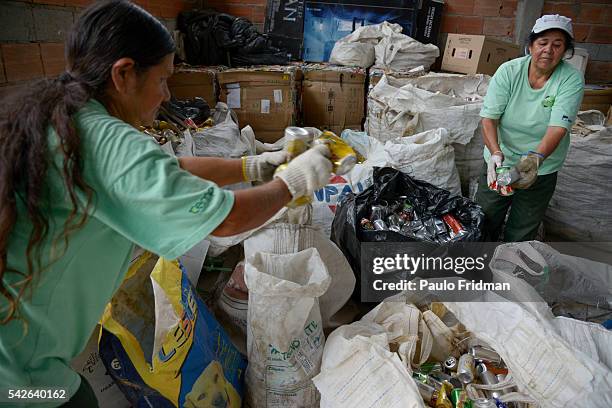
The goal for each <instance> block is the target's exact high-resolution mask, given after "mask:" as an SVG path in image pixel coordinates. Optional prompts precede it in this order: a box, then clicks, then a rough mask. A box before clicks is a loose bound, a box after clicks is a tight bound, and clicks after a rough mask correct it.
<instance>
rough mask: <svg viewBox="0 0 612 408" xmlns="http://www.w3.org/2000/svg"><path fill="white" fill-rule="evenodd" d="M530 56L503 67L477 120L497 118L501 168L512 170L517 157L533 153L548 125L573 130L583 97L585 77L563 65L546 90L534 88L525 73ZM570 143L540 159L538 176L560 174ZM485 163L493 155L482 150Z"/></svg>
mask: <svg viewBox="0 0 612 408" xmlns="http://www.w3.org/2000/svg"><path fill="white" fill-rule="evenodd" d="M530 61H531V56H529V55H528V56H526V57H521V58H516V59H513V60H511V61H508V62H506V63H504V64H502V65H501V66H500V67H499V69H498V70H497V72H495V75H493V78H492V79H491V83H490V84H489V89H488V90H487V95H486V96H485V99H484V105H483V107H482V110H481V111H480V116H482V117H483V118H489V119H499V122H498V128H497V136H498V140H499V146H500V148H501V150H502V152H503V153H504V158H505V159H504V165H508V166H514V165H515V164H516V163H517V162H518V161H519V159H520V158H521V154H524V153H527V152H528V151H530V150H536V148H537V147H538V145H539V144H540V141H541V140H542V138H543V137H544V135H545V134H546V130H547V128H548V127H549V126H559V127H564V128H566V129H568V130H569V129H571V127H572V124H573V123H574V120H575V119H576V114H577V113H578V108H579V107H580V103H581V101H582V95H583V93H584V78H583V77H582V74H581V73H580V72H579V71H578V70H576V69H575V68H574V67H572V65H571V64H568V63H567V62H564V61H561V63H560V64H559V65H558V66H557V68H555V70H554V72H553V73H552V75H551V77H550V78H549V79H548V81H546V85H544V87H542V88H541V89H532V88H531V85H529V80H528V73H529V63H530ZM569 144H570V138H569V136H568V133H566V135H565V137H563V139H561V141H560V142H559V145H558V146H557V148H556V149H555V150H554V152H553V153H552V154H551V155H550V156H548V157H547V158H546V160H544V162H543V163H542V165H541V166H540V168H539V170H538V174H540V175H544V174H550V173H554V172H556V171H558V170H559V169H560V168H561V166H563V162H564V161H565V156H566V155H567V149H568V148H569ZM484 157H485V160H486V161H487V163H488V162H489V158H490V157H491V154H490V152H489V149H487V148H486V147H485V148H484Z"/></svg>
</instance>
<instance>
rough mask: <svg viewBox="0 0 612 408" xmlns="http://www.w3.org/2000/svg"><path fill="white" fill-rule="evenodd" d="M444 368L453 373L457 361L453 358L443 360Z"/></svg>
mask: <svg viewBox="0 0 612 408" xmlns="http://www.w3.org/2000/svg"><path fill="white" fill-rule="evenodd" d="M444 368H446V369H447V370H449V371H455V370H456V369H457V359H456V358H455V357H453V356H449V357H448V358H447V359H446V360H444Z"/></svg>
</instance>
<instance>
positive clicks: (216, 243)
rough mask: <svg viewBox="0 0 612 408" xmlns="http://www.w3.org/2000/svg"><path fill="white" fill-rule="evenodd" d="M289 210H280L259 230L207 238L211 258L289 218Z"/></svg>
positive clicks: (285, 208)
mask: <svg viewBox="0 0 612 408" xmlns="http://www.w3.org/2000/svg"><path fill="white" fill-rule="evenodd" d="M288 210H289V208H287V207H283V208H281V209H280V210H278V212H277V213H276V214H274V216H272V218H270V219H269V220H268V221H266V222H265V223H264V224H263V225H262V226H260V227H258V228H254V229H252V230H249V231H245V232H242V233H240V234H236V235H230V236H229V237H216V236H214V235H209V236H208V237H206V239H207V240H208V242H210V247H209V248H208V253H209V254H210V255H211V256H219V255H221V254H222V253H223V252H225V251H227V250H228V249H229V248H231V247H233V246H234V245H238V244H239V243H241V242H243V241H244V240H246V239H247V238H249V237H250V236H251V235H253V234H254V233H255V232H257V231H259V230H260V229H261V228H265V227H266V226H268V225H270V224H273V223H275V222H277V221H279V220H281V219H283V218H285V217H286V216H287V213H288Z"/></svg>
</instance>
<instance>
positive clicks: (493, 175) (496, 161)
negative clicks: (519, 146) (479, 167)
mask: <svg viewBox="0 0 612 408" xmlns="http://www.w3.org/2000/svg"><path fill="white" fill-rule="evenodd" d="M503 162H504V154H503V153H502V152H501V150H498V151H496V152H494V153H493V154H492V155H491V158H490V159H489V163H488V164H487V185H488V186H490V185H491V184H492V183H493V182H494V181H496V180H497V172H496V170H497V168H498V167H499V166H501V165H502V163H503Z"/></svg>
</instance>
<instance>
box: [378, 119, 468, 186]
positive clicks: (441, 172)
mask: <svg viewBox="0 0 612 408" xmlns="http://www.w3.org/2000/svg"><path fill="white" fill-rule="evenodd" d="M385 152H386V154H387V157H388V160H389V165H390V166H391V167H393V168H395V169H398V170H400V171H401V172H402V173H406V174H408V175H409V176H410V177H412V178H415V179H417V180H422V181H425V182H427V183H431V184H433V185H434V186H436V187H439V188H443V189H445V190H448V191H450V192H451V194H453V195H461V185H460V183H459V175H458V173H457V169H456V167H455V152H454V150H453V148H452V146H451V145H450V143H449V137H448V131H447V130H446V129H443V128H439V129H435V130H428V131H425V132H422V133H418V134H416V135H413V136H406V137H402V138H397V139H394V140H391V141H388V142H387V143H386V144H385Z"/></svg>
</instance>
